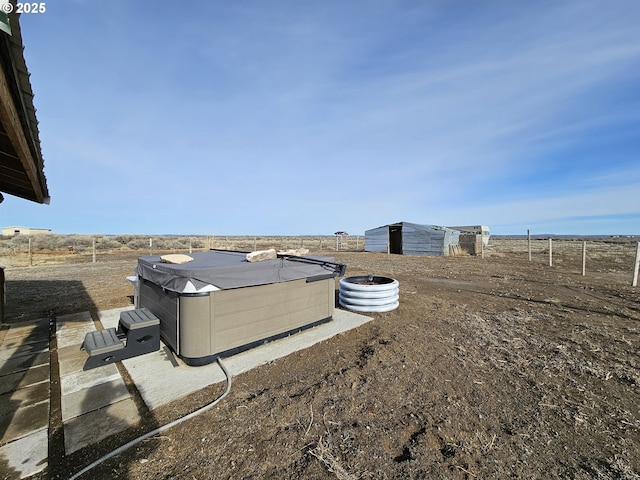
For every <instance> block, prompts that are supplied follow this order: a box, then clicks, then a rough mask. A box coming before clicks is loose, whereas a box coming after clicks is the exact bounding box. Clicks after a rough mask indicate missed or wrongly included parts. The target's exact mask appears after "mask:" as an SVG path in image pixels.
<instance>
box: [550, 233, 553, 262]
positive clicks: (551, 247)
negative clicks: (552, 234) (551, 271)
mask: <svg viewBox="0 0 640 480" xmlns="http://www.w3.org/2000/svg"><path fill="white" fill-rule="evenodd" d="M549 266H550V267H553V240H552V239H551V238H549Z"/></svg>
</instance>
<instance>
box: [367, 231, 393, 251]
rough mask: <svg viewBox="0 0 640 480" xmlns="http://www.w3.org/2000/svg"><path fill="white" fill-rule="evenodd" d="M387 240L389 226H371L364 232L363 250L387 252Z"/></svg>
mask: <svg viewBox="0 0 640 480" xmlns="http://www.w3.org/2000/svg"><path fill="white" fill-rule="evenodd" d="M388 241H389V226H388V225H385V226H384V227H378V228H372V229H371V230H367V231H366V232H364V250H365V251H366V252H384V253H387V242H388Z"/></svg>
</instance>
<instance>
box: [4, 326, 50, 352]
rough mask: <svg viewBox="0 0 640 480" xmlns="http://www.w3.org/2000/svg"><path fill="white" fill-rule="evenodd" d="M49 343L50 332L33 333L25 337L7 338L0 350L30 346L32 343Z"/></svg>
mask: <svg viewBox="0 0 640 480" xmlns="http://www.w3.org/2000/svg"><path fill="white" fill-rule="evenodd" d="M48 341H49V331H48V330H47V331H43V332H33V333H31V334H30V335H24V336H14V337H10V338H7V337H5V339H4V341H3V342H2V345H0V350H4V349H7V348H16V347H20V346H22V345H29V344H32V343H41V342H48Z"/></svg>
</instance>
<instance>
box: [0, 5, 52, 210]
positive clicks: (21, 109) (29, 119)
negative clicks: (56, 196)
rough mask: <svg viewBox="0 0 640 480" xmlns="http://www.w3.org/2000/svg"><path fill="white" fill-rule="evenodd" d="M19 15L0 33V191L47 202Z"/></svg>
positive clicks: (14, 15) (34, 200) (10, 15)
mask: <svg viewBox="0 0 640 480" xmlns="http://www.w3.org/2000/svg"><path fill="white" fill-rule="evenodd" d="M18 19H19V16H18V15H17V14H16V13H11V14H9V23H10V27H11V35H10V34H8V33H5V32H4V31H0V191H2V192H5V193H9V194H11V195H15V196H16V197H21V198H25V199H27V200H31V201H33V202H37V203H49V190H48V188H47V180H46V177H45V175H44V161H43V159H42V151H41V148H40V136H39V132H38V120H37V118H36V109H35V107H34V106H33V90H32V89H31V82H30V81H29V72H28V70H27V65H26V63H25V60H24V56H23V50H24V45H23V44H22V34H21V31H20V24H19V21H18Z"/></svg>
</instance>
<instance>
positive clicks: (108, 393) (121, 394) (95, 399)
mask: <svg viewBox="0 0 640 480" xmlns="http://www.w3.org/2000/svg"><path fill="white" fill-rule="evenodd" d="M126 398H129V390H127V386H126V385H125V384H124V381H123V380H122V378H120V376H118V378H117V379H115V380H111V381H110V382H105V383H100V384H98V385H93V386H91V387H89V388H83V389H82V390H78V391H76V392H72V393H70V394H68V395H63V396H62V421H63V422H66V421H68V420H70V419H71V418H74V417H78V416H80V415H83V414H85V413H88V412H91V411H93V410H97V409H99V408H102V407H106V406H107V405H110V404H112V403H116V402H119V401H120V400H124V399H126Z"/></svg>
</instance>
